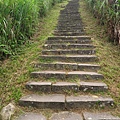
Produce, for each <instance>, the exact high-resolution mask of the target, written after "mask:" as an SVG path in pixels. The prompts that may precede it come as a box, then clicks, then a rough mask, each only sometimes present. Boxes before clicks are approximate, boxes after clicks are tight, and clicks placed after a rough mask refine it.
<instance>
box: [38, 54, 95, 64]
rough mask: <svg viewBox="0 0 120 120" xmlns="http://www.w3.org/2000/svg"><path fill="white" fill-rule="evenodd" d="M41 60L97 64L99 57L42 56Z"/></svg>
mask: <svg viewBox="0 0 120 120" xmlns="http://www.w3.org/2000/svg"><path fill="white" fill-rule="evenodd" d="M40 59H41V60H43V59H44V61H48V60H49V61H60V62H79V63H86V62H89V63H90V62H95V61H96V60H97V57H96V56H95V55H41V56H40Z"/></svg>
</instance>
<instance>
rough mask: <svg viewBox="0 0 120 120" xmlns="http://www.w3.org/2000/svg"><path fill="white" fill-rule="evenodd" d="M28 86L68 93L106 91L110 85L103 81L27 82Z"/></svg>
mask: <svg viewBox="0 0 120 120" xmlns="http://www.w3.org/2000/svg"><path fill="white" fill-rule="evenodd" d="M25 86H26V88H27V89H28V90H30V91H38V92H44V93H66V92H80V91H83V92H90V91H92V92H100V91H102V92H104V91H107V89H108V87H107V85H106V84H105V83H103V82H95V81H94V82H82V81H81V82H79V83H75V82H74V83H73V82H56V83H52V82H34V81H33V82H27V83H26V85H25Z"/></svg>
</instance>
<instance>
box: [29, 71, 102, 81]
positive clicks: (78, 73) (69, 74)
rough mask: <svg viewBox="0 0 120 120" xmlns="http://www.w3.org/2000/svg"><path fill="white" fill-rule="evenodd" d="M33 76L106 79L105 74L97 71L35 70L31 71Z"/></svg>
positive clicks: (61, 78)
mask: <svg viewBox="0 0 120 120" xmlns="http://www.w3.org/2000/svg"><path fill="white" fill-rule="evenodd" d="M31 77H34V78H45V79H50V78H55V79H59V80H66V79H80V80H101V79H104V77H103V75H101V74H98V73H96V72H84V71H71V72H65V71H35V72H32V73H31Z"/></svg>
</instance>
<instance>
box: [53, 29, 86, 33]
mask: <svg viewBox="0 0 120 120" xmlns="http://www.w3.org/2000/svg"><path fill="white" fill-rule="evenodd" d="M83 31H84V30H83V29H81V30H54V33H59V32H62V33H64V32H65V33H69V32H83Z"/></svg>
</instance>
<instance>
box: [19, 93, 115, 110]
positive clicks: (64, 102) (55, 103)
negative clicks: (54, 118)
mask: <svg viewBox="0 0 120 120" xmlns="http://www.w3.org/2000/svg"><path fill="white" fill-rule="evenodd" d="M113 103H114V102H113V99H112V98H110V97H105V96H95V95H79V96H67V97H65V95H63V94H51V95H37V94H31V95H27V96H24V97H22V98H21V99H20V100H19V105H21V106H26V107H30V106H31V107H37V108H40V109H45V108H51V109H73V108H74V109H76V108H87V109H89V108H93V107H95V106H97V107H110V106H113Z"/></svg>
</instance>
